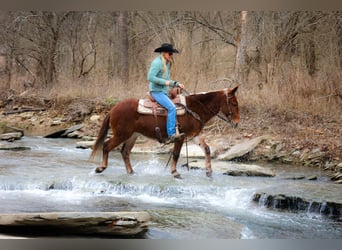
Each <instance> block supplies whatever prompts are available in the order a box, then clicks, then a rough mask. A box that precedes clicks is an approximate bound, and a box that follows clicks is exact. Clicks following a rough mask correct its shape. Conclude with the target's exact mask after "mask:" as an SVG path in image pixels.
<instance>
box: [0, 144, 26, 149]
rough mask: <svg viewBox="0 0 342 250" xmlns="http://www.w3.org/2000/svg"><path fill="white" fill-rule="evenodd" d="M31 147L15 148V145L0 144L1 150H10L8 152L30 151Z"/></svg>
mask: <svg viewBox="0 0 342 250" xmlns="http://www.w3.org/2000/svg"><path fill="white" fill-rule="evenodd" d="M30 149H31V148H30V147H23V146H13V145H4V144H0V150H8V151H22V150H30Z"/></svg>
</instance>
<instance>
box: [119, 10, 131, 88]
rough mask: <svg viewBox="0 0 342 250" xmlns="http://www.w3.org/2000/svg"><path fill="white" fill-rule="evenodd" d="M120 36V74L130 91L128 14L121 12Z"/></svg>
mask: <svg viewBox="0 0 342 250" xmlns="http://www.w3.org/2000/svg"><path fill="white" fill-rule="evenodd" d="M118 35H119V44H118V49H119V58H120V62H119V72H120V78H121V80H122V82H123V83H124V84H125V85H126V86H128V88H129V89H130V88H131V87H132V86H131V85H130V84H129V82H128V81H129V61H128V58H129V55H128V12H127V11H120V13H119V16H118Z"/></svg>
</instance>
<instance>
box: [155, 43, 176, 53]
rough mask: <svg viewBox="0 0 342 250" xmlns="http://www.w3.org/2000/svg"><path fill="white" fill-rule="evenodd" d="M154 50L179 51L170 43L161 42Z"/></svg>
mask: <svg viewBox="0 0 342 250" xmlns="http://www.w3.org/2000/svg"><path fill="white" fill-rule="evenodd" d="M154 52H171V53H179V51H178V50H177V49H175V48H173V46H172V44H169V43H163V44H162V45H161V46H160V47H159V48H156V49H155V50H154Z"/></svg>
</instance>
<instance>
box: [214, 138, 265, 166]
mask: <svg viewBox="0 0 342 250" xmlns="http://www.w3.org/2000/svg"><path fill="white" fill-rule="evenodd" d="M268 138H269V137H268V136H259V137H256V138H254V139H252V140H248V141H245V142H243V143H240V144H237V145H235V146H233V147H232V148H230V149H229V150H228V151H227V152H225V153H223V154H221V155H219V156H218V157H217V159H219V160H224V161H230V160H233V159H236V158H239V157H243V156H245V155H246V154H248V153H250V152H251V151H252V150H253V149H255V148H256V147H257V146H258V145H259V144H260V143H261V142H263V141H264V140H267V139H268Z"/></svg>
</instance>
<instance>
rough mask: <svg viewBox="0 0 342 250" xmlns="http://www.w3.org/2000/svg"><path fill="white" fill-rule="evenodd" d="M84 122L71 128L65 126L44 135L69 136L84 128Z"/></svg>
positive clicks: (51, 136)
mask: <svg viewBox="0 0 342 250" xmlns="http://www.w3.org/2000/svg"><path fill="white" fill-rule="evenodd" d="M83 126H84V125H83V124H77V125H74V126H71V127H70V128H64V129H60V130H57V131H55V132H53V133H50V134H47V135H45V136H44V137H45V138H68V135H69V134H71V133H73V132H75V131H77V130H79V129H81V128H83Z"/></svg>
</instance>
